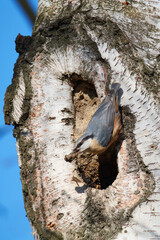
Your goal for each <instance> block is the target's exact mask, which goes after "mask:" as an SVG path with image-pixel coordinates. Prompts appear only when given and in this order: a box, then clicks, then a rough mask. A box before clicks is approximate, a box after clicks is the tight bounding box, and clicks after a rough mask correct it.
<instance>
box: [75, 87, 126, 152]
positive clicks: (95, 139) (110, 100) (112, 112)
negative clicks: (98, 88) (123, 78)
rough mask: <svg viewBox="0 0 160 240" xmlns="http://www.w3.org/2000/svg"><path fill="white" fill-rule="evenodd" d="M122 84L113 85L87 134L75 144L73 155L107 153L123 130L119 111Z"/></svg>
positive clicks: (93, 117) (87, 129)
mask: <svg viewBox="0 0 160 240" xmlns="http://www.w3.org/2000/svg"><path fill="white" fill-rule="evenodd" d="M120 90H122V89H121V88H120V84H119V83H113V84H112V85H111V88H110V90H109V92H108V94H107V96H106V97H105V99H104V100H103V102H102V103H101V104H100V106H99V107H98V109H97V110H96V112H95V113H94V115H93V116H92V118H91V120H90V122H89V123H88V126H87V128H86V131H85V133H84V134H83V135H82V136H81V137H80V138H79V139H78V140H77V141H76V143H75V144H74V149H73V153H78V152H90V153H93V154H101V153H103V152H105V151H106V150H107V149H108V148H109V147H110V146H111V144H112V143H113V142H115V141H116V140H117V136H118V135H119V132H120V130H121V128H122V124H121V115H120V111H119V101H120V95H119V93H120Z"/></svg>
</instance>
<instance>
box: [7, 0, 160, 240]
mask: <svg viewBox="0 0 160 240" xmlns="http://www.w3.org/2000/svg"><path fill="white" fill-rule="evenodd" d="M159 7H160V2H159V1H158V0H154V1H131V2H130V3H129V4H128V5H127V6H126V5H124V4H123V3H122V2H121V1H118V0H114V1H76V0H72V1H67V0H66V1H62V0H61V1H54V2H53V1H49V0H46V1H41V0H40V1H39V6H38V13H37V19H36V23H35V26H34V30H33V34H32V36H31V37H23V36H21V35H19V36H18V37H17V39H16V43H17V47H16V50H17V51H18V52H19V58H18V60H17V63H16V65H15V70H14V77H13V81H12V85H10V86H9V87H8V89H7V91H6V96H5V106H4V115H5V122H6V124H13V125H14V126H15V128H14V136H15V137H16V139H17V151H18V159H19V166H20V169H21V180H22V187H23V195H24V202H25V208H26V211H27V216H28V218H29V220H30V222H31V225H32V228H33V234H34V237H35V239H41V240H44V239H47V240H50V239H68V240H72V239H73V240H76V239H90V240H106V239H111V238H112V239H113V238H114V239H117V240H120V239H133V240H134V239H137V238H138V239H139V240H141V239H153V238H155V239H159V238H160V228H159V227H160V225H159V220H160V218H159V207H160V197H159V172H160V170H159V165H160V162H159V156H160V152H159V149H160V144H159V142H160V137H159V127H160V120H159V74H160V72H159V55H160V52H159V48H160V44H159V36H160V35H159V29H158V27H159V10H158V9H159ZM112 82H119V83H120V84H121V88H122V89H123V95H122V98H121V110H122V120H123V132H124V133H123V136H121V137H120V139H119V140H118V141H117V143H116V144H115V145H113V146H111V147H110V149H108V151H107V152H106V153H104V154H103V155H100V156H93V155H91V154H84V153H83V154H78V155H75V156H71V157H70V158H72V160H73V161H72V162H68V161H66V160H65V159H67V156H68V154H70V153H71V151H72V149H73V144H74V142H75V140H76V139H77V138H78V137H79V136H80V135H81V134H82V133H83V132H84V130H85V128H86V126H87V124H88V122H89V120H90V118H91V116H92V115H93V113H94V112H95V110H96V109H97V107H98V105H99V104H100V101H102V100H103V98H104V96H105V88H106V89H108V87H109V84H110V83H112ZM131 216H132V218H130V217H131ZM146 216H147V218H146Z"/></svg>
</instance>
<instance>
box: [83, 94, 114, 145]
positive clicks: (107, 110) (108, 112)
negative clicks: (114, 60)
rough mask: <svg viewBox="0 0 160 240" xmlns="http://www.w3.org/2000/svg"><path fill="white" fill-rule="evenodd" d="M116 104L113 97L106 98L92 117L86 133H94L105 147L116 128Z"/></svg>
mask: <svg viewBox="0 0 160 240" xmlns="http://www.w3.org/2000/svg"><path fill="white" fill-rule="evenodd" d="M115 111H116V109H115V104H114V102H113V98H112V99H105V101H104V102H103V103H102V104H101V105H100V106H99V108H98V109H97V111H96V112H95V114H94V115H93V117H92V118H91V120H90V122H89V124H88V127H87V129H86V133H87V134H90V133H93V135H94V138H96V140H98V142H99V143H100V144H101V146H103V147H105V146H107V145H108V143H109V142H110V140H111V137H112V132H113V128H114V116H115Z"/></svg>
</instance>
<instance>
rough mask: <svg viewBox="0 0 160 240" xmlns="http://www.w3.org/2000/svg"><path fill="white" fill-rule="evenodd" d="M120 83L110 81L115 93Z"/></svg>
mask: <svg viewBox="0 0 160 240" xmlns="http://www.w3.org/2000/svg"><path fill="white" fill-rule="evenodd" d="M120 86H121V85H120V84H119V83H112V85H111V89H114V91H115V93H117V92H118V90H119V89H120Z"/></svg>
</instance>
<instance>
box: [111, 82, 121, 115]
mask: <svg viewBox="0 0 160 240" xmlns="http://www.w3.org/2000/svg"><path fill="white" fill-rule="evenodd" d="M120 86H121V85H120V84H119V83H112V85H111V91H114V93H113V94H114V96H115V108H116V112H118V110H119V104H120V98H121V96H122V95H121V91H120V90H122V89H121V88H120Z"/></svg>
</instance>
